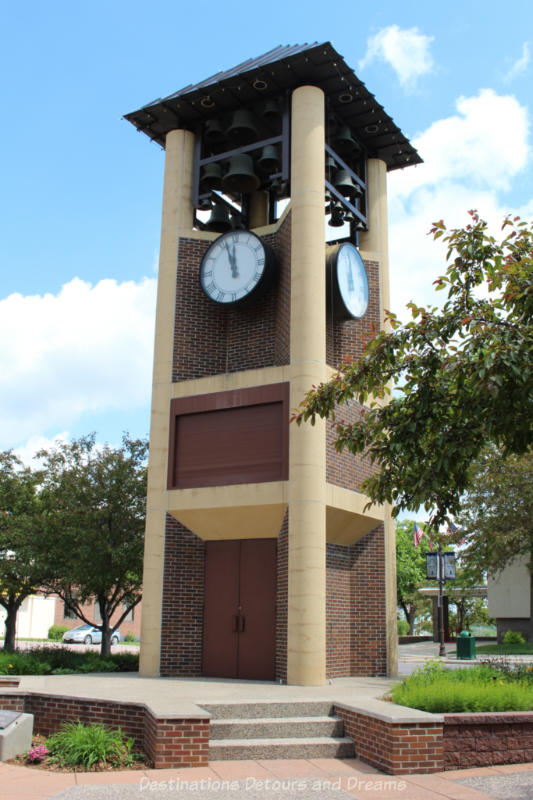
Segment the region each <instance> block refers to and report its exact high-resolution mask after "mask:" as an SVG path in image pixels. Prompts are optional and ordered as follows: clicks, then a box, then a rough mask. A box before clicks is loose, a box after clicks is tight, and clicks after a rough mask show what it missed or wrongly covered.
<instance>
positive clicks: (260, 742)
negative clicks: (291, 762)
mask: <svg viewBox="0 0 533 800" xmlns="http://www.w3.org/2000/svg"><path fill="white" fill-rule="evenodd" d="M354 757H355V748H354V744H353V742H352V740H351V739H348V738H346V737H343V738H338V739H333V738H328V737H315V738H308V739H222V740H219V741H216V740H215V741H211V742H210V743H209V760H210V761H231V760H236V761H245V760H257V759H275V758H280V759H287V758H305V759H307V758H354Z"/></svg>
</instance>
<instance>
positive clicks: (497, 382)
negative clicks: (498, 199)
mask: <svg viewBox="0 0 533 800" xmlns="http://www.w3.org/2000/svg"><path fill="white" fill-rule="evenodd" d="M470 215H471V222H470V223H469V224H468V225H467V226H466V227H465V228H460V229H454V230H448V229H447V228H446V226H445V224H444V222H442V221H440V222H437V223H435V224H434V226H433V228H432V231H431V232H432V233H433V235H434V238H436V239H437V238H440V237H442V238H443V241H444V242H446V243H447V245H448V251H447V261H448V266H447V269H446V273H445V274H444V275H443V276H442V277H440V278H439V279H438V280H437V281H436V282H435V283H436V286H437V288H438V289H440V290H442V291H445V292H446V293H447V299H446V300H445V302H444V304H443V306H442V308H424V307H421V306H418V305H416V304H415V303H414V302H412V303H409V304H408V306H409V308H410V309H411V314H412V320H411V321H410V322H407V323H405V324H402V323H400V321H399V320H398V319H397V317H396V316H395V315H394V314H392V313H391V312H387V319H386V322H387V325H386V326H385V329H384V330H382V331H379V332H377V333H376V334H375V336H374V337H373V338H372V339H371V340H370V341H369V342H368V343H367V345H366V348H365V350H364V353H363V356H362V357H361V358H360V359H358V360H357V361H355V362H353V363H350V362H349V361H345V362H343V363H342V365H341V366H340V367H339V368H338V370H337V372H336V374H334V375H333V377H332V378H331V379H330V380H328V381H327V382H325V383H322V384H320V385H319V386H318V387H313V388H312V389H311V390H310V391H309V392H308V393H307V394H306V396H305V398H304V399H303V401H302V403H301V405H300V408H299V409H298V410H296V412H295V414H294V416H293V419H294V420H295V421H296V422H297V423H298V424H300V423H302V422H303V421H305V420H309V421H310V422H311V423H313V422H314V420H315V418H316V417H317V416H319V417H323V418H328V417H329V418H330V419H332V420H335V414H336V412H337V410H338V407H339V406H342V405H343V404H345V403H350V402H353V401H356V402H357V403H359V404H360V405H361V406H362V413H361V414H360V415H359V416H358V418H357V420H356V421H355V422H353V423H345V422H342V421H339V422H336V447H337V449H338V450H339V451H340V450H343V449H344V448H345V447H346V448H348V450H349V451H351V452H352V453H367V454H368V455H369V457H370V459H371V461H372V462H373V463H374V464H375V466H376V471H375V473H374V474H373V475H372V476H370V477H368V478H367V479H366V480H365V481H364V483H363V486H362V489H363V491H364V492H366V494H367V495H368V496H369V498H370V500H371V501H372V502H378V503H383V502H388V503H392V504H393V505H394V509H393V514H395V515H397V514H398V513H399V512H400V511H404V510H409V511H415V510H417V509H418V508H419V507H421V506H423V507H424V508H425V509H426V511H427V512H428V513H429V522H430V527H431V528H432V530H433V531H438V529H439V527H440V526H441V525H442V524H443V523H446V522H447V521H448V520H449V517H450V515H458V514H459V512H460V509H461V498H462V495H463V493H464V491H465V490H466V489H467V488H468V486H469V482H470V465H471V462H472V461H473V460H474V459H475V458H476V457H477V456H478V455H479V453H480V451H481V450H482V448H483V447H484V446H485V445H486V444H487V442H489V441H490V442H495V443H497V444H498V445H499V446H500V447H501V448H503V450H504V451H505V452H506V453H517V454H521V453H524V452H526V451H527V450H528V448H529V447H530V446H531V444H532V442H533V427H532V419H533V414H532V409H533V368H532V362H531V353H532V352H533V326H532V311H533V280H532V279H533V255H532V254H533V231H532V229H531V228H529V227H528V225H527V224H526V223H525V222H522V221H520V219H519V218H518V217H515V218H514V219H512V220H511V219H510V218H506V219H505V221H504V223H503V228H502V229H503V230H504V232H505V236H504V238H503V239H502V240H501V241H497V240H496V239H495V238H494V237H493V236H492V235H489V233H488V230H487V224H486V223H485V222H484V221H483V220H481V219H480V218H479V216H478V214H477V213H476V212H474V211H471V212H470ZM391 384H394V385H395V387H396V393H395V394H394V395H391V389H390V387H391ZM386 400H389V402H385V401H386ZM433 535H435V536H436V534H433Z"/></svg>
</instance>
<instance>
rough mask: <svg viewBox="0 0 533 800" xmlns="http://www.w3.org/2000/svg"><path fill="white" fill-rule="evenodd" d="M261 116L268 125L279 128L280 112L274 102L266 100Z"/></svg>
mask: <svg viewBox="0 0 533 800" xmlns="http://www.w3.org/2000/svg"><path fill="white" fill-rule="evenodd" d="M261 116H262V117H263V119H264V120H265V121H266V122H268V124H269V125H273V126H274V127H279V123H280V120H281V111H280V108H279V105H278V103H277V102H276V100H267V101H266V103H265V105H264V106H263V108H262V109H261Z"/></svg>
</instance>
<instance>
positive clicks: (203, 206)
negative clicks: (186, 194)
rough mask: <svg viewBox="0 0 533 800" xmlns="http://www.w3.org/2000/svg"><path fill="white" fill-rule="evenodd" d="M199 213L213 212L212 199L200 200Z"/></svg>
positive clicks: (201, 198)
mask: <svg viewBox="0 0 533 800" xmlns="http://www.w3.org/2000/svg"><path fill="white" fill-rule="evenodd" d="M196 208H197V209H198V211H210V210H211V199H210V198H209V197H200V198H199V199H198V205H197V206H196Z"/></svg>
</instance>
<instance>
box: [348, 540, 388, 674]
mask: <svg viewBox="0 0 533 800" xmlns="http://www.w3.org/2000/svg"><path fill="white" fill-rule="evenodd" d="M351 550H352V555H351V557H352V568H351V579H352V595H353V602H354V611H353V615H354V616H353V619H354V622H353V636H352V653H351V655H352V666H351V669H352V671H351V674H352V675H386V674H387V631H386V605H385V530H384V527H383V525H378V526H377V528H374V530H373V531H370V533H367V534H366V536H363V537H362V538H361V539H359V541H357V542H355V543H354V544H353V545H352V546H351Z"/></svg>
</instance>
